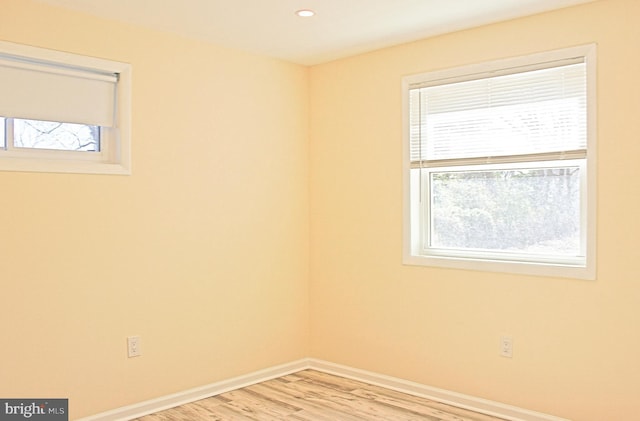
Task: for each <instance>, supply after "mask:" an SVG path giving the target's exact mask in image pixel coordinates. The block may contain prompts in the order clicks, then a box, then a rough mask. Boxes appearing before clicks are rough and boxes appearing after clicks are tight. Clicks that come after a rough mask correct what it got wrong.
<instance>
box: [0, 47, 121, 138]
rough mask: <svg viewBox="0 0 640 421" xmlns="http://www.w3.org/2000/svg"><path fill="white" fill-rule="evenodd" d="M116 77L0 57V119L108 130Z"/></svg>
mask: <svg viewBox="0 0 640 421" xmlns="http://www.w3.org/2000/svg"><path fill="white" fill-rule="evenodd" d="M117 81H118V77H117V75H116V74H113V73H111V74H109V73H105V72H100V71H93V70H91V69H85V68H80V67H72V66H67V65H64V64H60V63H55V62H49V61H38V60H33V59H25V58H22V57H18V56H12V55H3V54H0V116H3V117H16V118H26V119H33V120H47V121H59V122H66V123H80V124H88V125H95V126H103V127H112V126H113V125H114V121H115V97H116V84H117Z"/></svg>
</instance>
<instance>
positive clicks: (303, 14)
mask: <svg viewBox="0 0 640 421" xmlns="http://www.w3.org/2000/svg"><path fill="white" fill-rule="evenodd" d="M315 14H316V12H314V11H313V10H309V9H302V10H298V11H297V12H296V15H298V16H300V17H302V18H310V17H311V16H313V15H315Z"/></svg>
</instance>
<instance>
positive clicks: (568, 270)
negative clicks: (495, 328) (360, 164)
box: [402, 44, 596, 280]
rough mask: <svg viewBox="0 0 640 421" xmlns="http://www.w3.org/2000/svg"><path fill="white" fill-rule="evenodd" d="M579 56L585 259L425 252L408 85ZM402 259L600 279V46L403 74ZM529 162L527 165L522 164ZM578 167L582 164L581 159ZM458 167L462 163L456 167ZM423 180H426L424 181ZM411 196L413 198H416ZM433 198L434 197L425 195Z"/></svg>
mask: <svg viewBox="0 0 640 421" xmlns="http://www.w3.org/2000/svg"><path fill="white" fill-rule="evenodd" d="M575 57H583V58H584V61H585V64H586V69H587V153H586V160H584V161H581V162H583V163H584V167H583V168H582V169H581V174H582V180H581V186H582V189H583V190H582V195H583V197H584V198H586V199H585V200H583V204H582V206H583V207H582V218H583V224H582V226H583V230H582V235H583V239H584V240H585V241H584V242H583V244H585V248H586V250H583V252H584V253H585V257H586V258H585V262H586V263H576V262H572V261H571V260H567V261H565V262H560V261H554V262H546V261H544V259H535V258H529V257H528V256H520V257H518V256H514V257H513V258H512V259H508V258H505V256H503V255H499V254H497V255H493V254H492V253H477V252H470V253H466V252H464V251H462V252H460V251H456V252H450V251H445V252H437V251H433V250H431V251H430V252H428V253H425V251H424V250H422V241H423V240H422V234H423V233H421V230H423V229H424V225H423V224H422V222H421V221H420V219H421V218H422V215H421V213H422V212H423V208H422V206H421V205H420V204H419V203H418V200H416V198H417V197H418V196H419V195H420V187H419V186H420V184H421V183H420V180H419V178H420V176H416V174H415V173H416V172H415V171H414V172H413V174H414V175H413V176H412V172H411V171H410V170H411V158H410V153H411V150H410V124H409V122H410V110H409V90H410V87H412V86H416V85H417V84H423V83H433V82H436V83H437V81H440V83H445V82H446V83H450V82H451V81H456V80H463V79H465V80H468V79H469V77H470V76H471V75H477V77H475V76H474V77H473V78H481V77H483V75H484V76H485V77H486V76H487V75H491V74H495V72H501V71H504V70H505V69H515V68H522V69H523V71H524V69H527V70H528V69H532V68H535V66H536V65H540V64H543V63H548V62H556V61H561V60H567V59H571V58H575ZM402 92H403V127H404V133H403V263H404V264H405V265H416V266H432V267H442V268H453V269H464V270H480V271H490V272H505V273H515V274H525V275H538V276H551V277H564V278H575V279H587V280H593V279H595V277H596V45H595V44H590V45H585V46H578V47H571V48H566V49H561V50H554V51H549V52H543V53H538V54H532V55H527V56H521V57H516V58H508V59H501V60H495V61H491V62H485V63H480V64H473V65H469V66H462V67H457V68H453V69H446V70H440V71H433V72H428V73H422V74H418V75H411V76H407V77H404V78H403V81H402ZM571 162H572V161H570V160H564V161H555V162H552V163H545V162H543V161H538V162H535V163H533V164H532V165H534V166H535V167H540V166H545V165H549V166H553V165H560V166H564V165H568V164H570V163H571ZM517 165H518V164H514V163H504V164H501V163H493V164H491V165H488V166H481V165H480V166H473V169H474V170H478V169H483V167H484V169H488V168H490V169H498V168H509V167H513V166H517ZM521 165H526V164H521ZM580 165H583V164H582V163H580ZM455 168H456V170H459V169H460V167H455ZM446 169H447V167H445V166H439V167H435V168H430V169H427V171H424V172H423V174H422V177H429V170H431V171H442V170H446ZM422 181H423V182H424V180H422ZM412 198H413V200H412ZM427 200H430V199H427Z"/></svg>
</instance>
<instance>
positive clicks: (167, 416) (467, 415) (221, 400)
mask: <svg viewBox="0 0 640 421" xmlns="http://www.w3.org/2000/svg"><path fill="white" fill-rule="evenodd" d="M191 420H209V421H216V420H219V421H235V420H239V421H246V420H258V421H268V420H302V421H329V420H331V421H363V420H366V421H376V420H379V421H411V420H427V421H504V420H502V419H501V418H495V417H490V416H487V415H482V414H478V413H475V412H471V411H467V410H464V409H460V408H455V407H452V406H448V405H444V404H441V403H438V402H434V401H430V400H428V399H424V398H419V397H415V396H411V395H406V394H403V393H399V392H395V391H393V390H389V389H384V388H381V387H377V386H372V385H369V384H366V383H361V382H358V381H354V380H349V379H345V378H342V377H337V376H333V375H330V374H326V373H322V372H319V371H314V370H304V371H300V372H298V373H295V374H291V375H288V376H284V377H280V378H277V379H274V380H269V381H266V382H263V383H259V384H255V385H253V386H249V387H245V388H243V389H238V390H234V391H231V392H227V393H223V394H221V395H217V396H214V397H211V398H208V399H203V400H201V401H197V402H193V403H190V404H187V405H183V406H179V407H176V408H172V409H168V410H166V411H162V412H158V413H156V414H152V415H147V416H145V417H142V418H138V421H191Z"/></svg>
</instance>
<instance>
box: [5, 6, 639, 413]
mask: <svg viewBox="0 0 640 421" xmlns="http://www.w3.org/2000/svg"><path fill="white" fill-rule="evenodd" d="M639 17H640V2H637V1H636V0H600V1H598V2H595V3H592V4H588V5H584V6H579V7H575V8H570V9H565V10H561V11H557V12H553V13H548V14H543V15H538V16H534V17H530V18H525V19H519V20H515V21H510V22H505V23H500V24H496V25H490V26H486V27H482V28H477V29H473V30H469V31H463V32H458V33H454V34H450V35H446V36H441V37H436V38H432V39H428V40H424V41H421V42H417V43H412V44H407V45H403V46H399V47H395V48H391V49H386V50H382V51H378V52H374V53H371V54H366V55H362V56H358V57H353V58H350V59H345V60H339V61H336V62H333V63H329V64H326V65H321V66H316V67H312V68H310V69H306V68H303V67H300V66H295V65H291V64H287V63H283V62H281V61H277V60H271V59H267V58H261V57H257V56H253V55H248V54H243V53H240V52H237V51H233V50H226V49H222V48H218V47H215V46H212V45H208V44H204V43H199V42H196V41H190V40H186V39H183V38H180V37H176V36H172V35H168V34H160V33H157V32H152V31H147V30H143V29H139V28H134V27H130V26H126V25H120V24H116V23H112V22H107V21H102V20H98V19H95V18H91V17H89V16H86V15H81V14H75V13H71V12H65V11H62V10H60V9H56V8H50V7H46V6H43V5H41V4H40V3H35V2H33V1H32V0H2V13H0V39H2V40H6V41H13V42H18V43H24V44H30V45H35V46H39V47H45V48H52V49H58V50H63V51H70V52H74V53H79V54H86V55H91V56H98V57H104V58H107V59H113V60H119V61H125V62H130V63H132V64H133V72H134V73H133V74H134V80H133V86H134V88H133V99H134V104H133V138H132V143H133V172H134V174H133V175H132V176H130V177H121V176H91V175H62V174H34V173H9V172H3V173H0V215H1V217H2V221H3V222H2V223H1V224H0V286H1V288H2V289H1V295H0V296H1V299H2V305H1V306H0V335H2V336H1V337H2V342H1V346H0V396H2V397H25V396H48V397H69V398H70V402H71V408H72V418H77V417H81V416H85V415H90V414H93V413H97V412H100V411H103V410H107V409H112V408H115V407H118V406H122V405H126V404H130V403H134V402H138V401H141V400H144V399H149V398H153V397H157V396H161V395H166V394H169V393H173V392H177V391H181V390H184V389H187V388H190V387H194V386H198V385H202V384H207V383H211V382H214V381H217V380H221V379H226V378H229V377H232V376H235V375H240V374H243V373H247V372H250V371H253V370H257V369H260V368H264V367H268V366H272V365H276V364H279V363H283V362H287V361H292V360H295V359H298V358H301V357H304V356H313V357H318V358H322V359H326V360H330V361H333V362H336V363H342V364H347V365H350V366H354V367H358V368H363V369H367V370H372V371H376V372H380V373H384V374H389V375H393V376H397V377H402V378H406V379H409V380H414V381H417V382H421V383H425V384H427V385H431V386H436V387H441V388H445V389H449V390H453V391H458V392H461V393H466V394H471V395H475V396H479V397H484V398H488V399H492V400H496V401H501V402H505V403H508V404H512V405H517V406H521V407H524V408H529V409H533V410H538V411H543V412H548V413H552V414H556V415H559V416H564V417H567V418H571V419H573V420H581V421H582V420H585V421H601V420H612V419H625V418H626V417H627V416H628V415H629V414H631V413H632V412H637V410H638V409H639V408H638V404H637V391H638V390H640V359H639V358H638V355H639V354H640V330H639V329H638V326H639V325H640V311H638V303H639V302H640V284H638V279H636V276H635V273H636V272H637V271H636V264H637V262H638V261H640V248H639V247H638V246H637V244H636V241H637V239H638V238H640V224H639V223H638V222H637V214H638V209H640V202H639V201H638V199H637V194H636V190H638V184H639V183H640V181H639V180H638V177H637V164H636V162H635V160H636V157H637V156H639V155H640V143H638V142H637V139H639V138H640V128H638V126H637V125H636V124H635V121H636V120H637V118H636V114H637V113H638V112H639V111H640V85H638V84H637V83H635V79H636V77H637V75H638V74H640V56H638V54H637V46H636V45H635V44H636V41H637V40H638V39H640V26H638V25H637V23H636V22H637V20H638V18H639ZM591 42H596V43H598V58H599V61H598V101H599V105H598V135H599V137H598V142H599V144H598V153H599V156H598V159H599V167H598V188H599V200H598V252H599V254H598V278H597V280H596V281H593V282H589V281H576V280H567V279H552V278H540V277H527V276H515V275H506V274H496V273H482V272H473V271H461V270H446V269H431V268H423V267H407V266H402V264H401V244H402V238H401V232H402V219H401V217H402V204H401V198H402V194H401V189H402V180H401V177H402V168H401V162H402V156H401V149H402V143H401V134H402V126H401V91H400V82H401V78H402V76H403V75H407V74H412V73H419V72H424V71H429V70H434V69H440V68H446V67H450V66H458V65H464V64H470V63H476V62H481V61H485V60H489V59H495V58H502V57H510V56H517V55H521V54H526V53H532V52H539V51H545V50H549V49H555V48H562V47H567V46H572V45H578V44H585V43H591ZM309 100H310V108H309V106H308V104H309ZM248 116H251V120H250V122H249V120H247V117H248ZM308 123H310V127H311V130H310V134H311V136H310V139H311V142H310V143H308V142H307V138H308V134H309V133H308V126H309V125H308ZM182 145H185V147H184V148H181V147H180V146H182ZM309 156H310V157H311V158H310V159H308V157H309ZM309 191H310V192H311V194H310V195H309ZM309 197H310V201H309ZM309 204H310V206H309ZM309 227H310V234H309ZM309 244H311V250H310V253H309V246H308V245H309ZM309 256H310V259H309ZM309 271H310V272H309ZM309 280H310V282H308V281H309ZM309 293H310V296H311V307H310V308H309V306H308V296H309ZM309 315H310V321H311V323H310V325H309V324H308V320H309ZM309 333H310V342H308V338H307V337H308V335H309ZM133 334H139V335H141V336H142V341H143V352H144V355H143V356H142V357H140V358H134V359H127V358H126V355H125V338H126V336H128V335H133ZM502 334H510V335H512V336H513V337H514V347H515V348H514V358H513V359H505V358H501V357H500V356H499V355H498V340H499V337H500V335H502Z"/></svg>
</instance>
